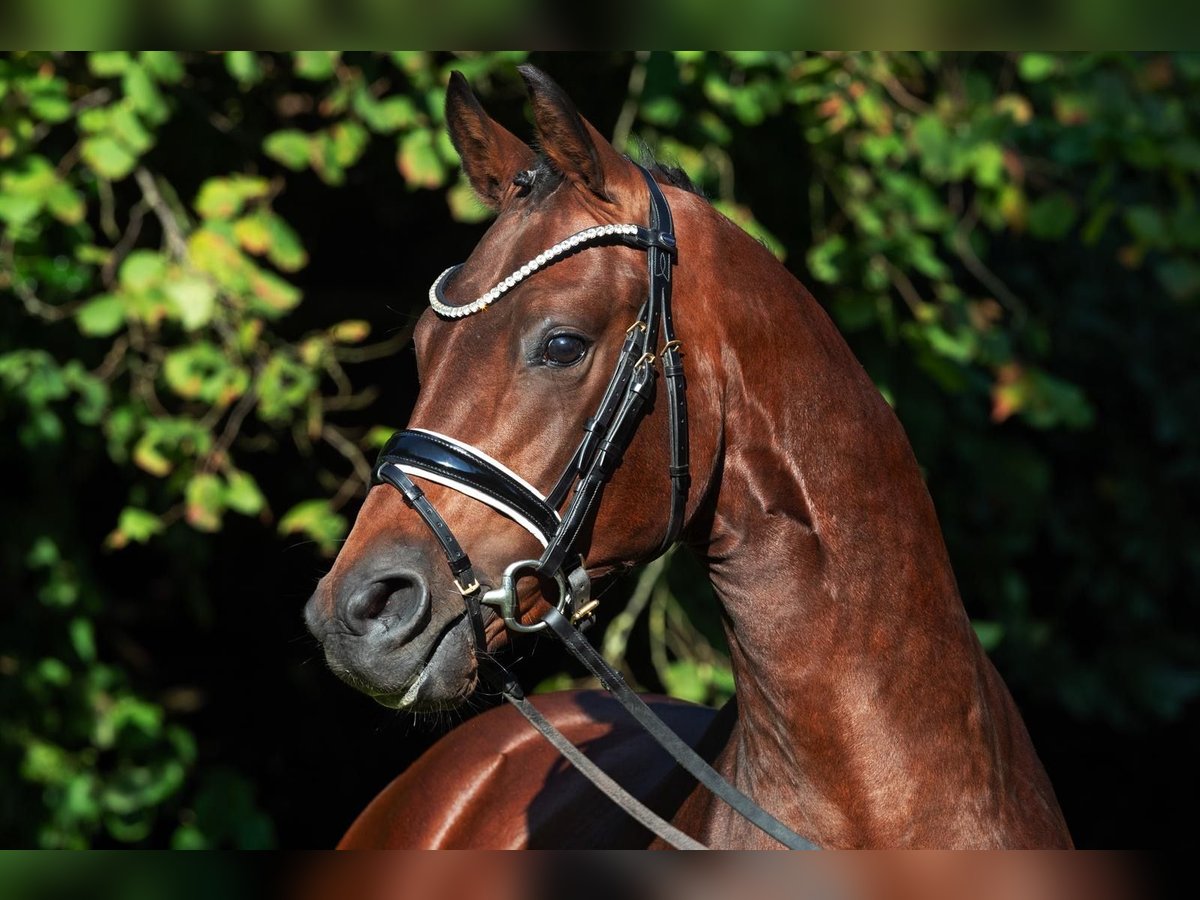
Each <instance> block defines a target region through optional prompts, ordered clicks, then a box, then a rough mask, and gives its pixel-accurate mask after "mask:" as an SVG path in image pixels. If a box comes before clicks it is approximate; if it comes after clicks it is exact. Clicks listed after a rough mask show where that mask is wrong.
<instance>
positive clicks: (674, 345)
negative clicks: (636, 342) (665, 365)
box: [658, 338, 683, 359]
mask: <svg viewBox="0 0 1200 900" xmlns="http://www.w3.org/2000/svg"><path fill="white" fill-rule="evenodd" d="M681 349H683V341H679V340H675V339H674V338H672V339H671V340H669V341H667V342H666V343H665V344H663V348H662V350H660V351H659V353H658V355H659V356H661V357H662V358H663V359H666V358H667V354H668V353H670V352H671V351H672V350H681Z"/></svg>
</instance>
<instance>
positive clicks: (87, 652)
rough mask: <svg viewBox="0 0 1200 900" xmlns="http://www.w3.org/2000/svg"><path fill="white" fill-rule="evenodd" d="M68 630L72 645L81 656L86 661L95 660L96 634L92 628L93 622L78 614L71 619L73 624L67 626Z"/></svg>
mask: <svg viewBox="0 0 1200 900" xmlns="http://www.w3.org/2000/svg"><path fill="white" fill-rule="evenodd" d="M67 632H68V634H69V635H70V638H71V646H72V647H73V648H74V649H75V653H76V654H77V655H78V656H79V658H80V659H81V660H83V661H84V662H88V663H90V662H94V661H95V659H96V635H95V632H94V631H93V629H92V623H91V622H90V621H89V620H87V619H85V618H83V617H82V616H78V617H76V618H74V619H72V620H71V624H70V625H68V626H67Z"/></svg>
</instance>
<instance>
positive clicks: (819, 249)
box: [808, 234, 846, 284]
mask: <svg viewBox="0 0 1200 900" xmlns="http://www.w3.org/2000/svg"><path fill="white" fill-rule="evenodd" d="M845 250H846V239H845V238H844V237H842V236H841V235H840V234H835V235H833V236H832V237H829V238H826V239H825V240H824V241H821V243H819V244H817V245H816V246H815V247H813V248H812V249H811V250H809V251H808V270H809V271H810V272H812V276H813V278H815V279H817V280H818V281H824V282H826V283H827V284H834V283H836V282H837V281H839V280H840V279H841V277H842V270H841V264H840V259H841V256H842V254H843V253H844V252H845Z"/></svg>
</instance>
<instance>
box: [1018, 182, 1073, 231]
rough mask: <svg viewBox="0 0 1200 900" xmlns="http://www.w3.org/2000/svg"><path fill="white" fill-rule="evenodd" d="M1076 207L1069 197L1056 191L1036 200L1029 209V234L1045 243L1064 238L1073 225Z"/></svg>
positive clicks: (1063, 192) (1062, 192)
mask: <svg viewBox="0 0 1200 900" xmlns="http://www.w3.org/2000/svg"><path fill="white" fill-rule="evenodd" d="M1075 216H1076V207H1075V201H1074V199H1072V197H1071V195H1070V194H1068V193H1066V192H1065V191H1056V192H1054V193H1053V194H1047V195H1046V196H1045V197H1041V198H1039V199H1038V201H1037V202H1036V203H1034V204H1033V206H1031V207H1029V213H1028V220H1027V221H1028V223H1029V233H1030V234H1032V235H1033V236H1034V237H1036V238H1041V239H1042V240H1046V241H1057V240H1060V239H1061V238H1064V237H1066V235H1067V233H1068V232H1069V231H1070V230H1071V227H1072V226H1073V225H1074V224H1075Z"/></svg>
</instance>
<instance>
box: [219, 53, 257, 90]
mask: <svg viewBox="0 0 1200 900" xmlns="http://www.w3.org/2000/svg"><path fill="white" fill-rule="evenodd" d="M225 71H227V72H228V73H229V74H230V75H232V76H233V77H234V79H236V80H237V82H238V84H239V85H240V86H241V87H242V88H248V87H253V86H254V85H256V84H258V82H259V81H260V80H261V79H262V66H260V65H259V62H258V55H257V54H256V53H254V52H253V51H251V50H229V51H227V52H226V53H225Z"/></svg>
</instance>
